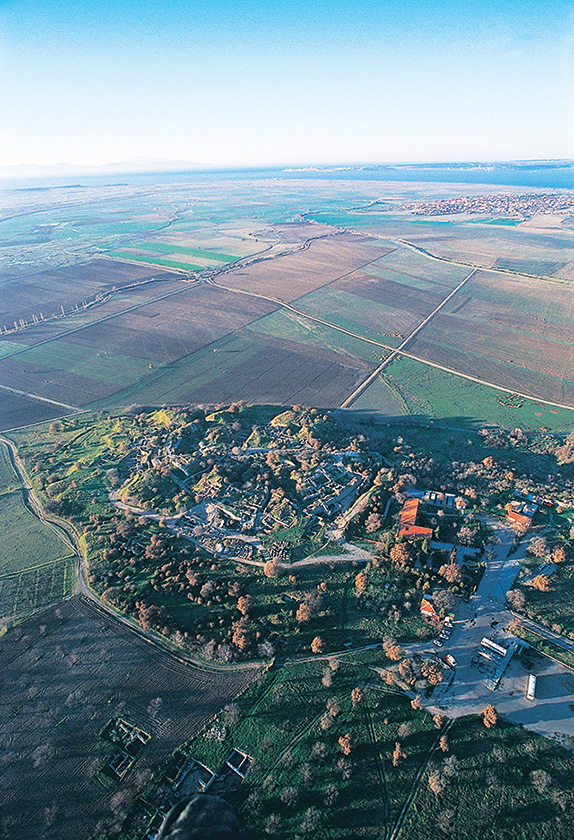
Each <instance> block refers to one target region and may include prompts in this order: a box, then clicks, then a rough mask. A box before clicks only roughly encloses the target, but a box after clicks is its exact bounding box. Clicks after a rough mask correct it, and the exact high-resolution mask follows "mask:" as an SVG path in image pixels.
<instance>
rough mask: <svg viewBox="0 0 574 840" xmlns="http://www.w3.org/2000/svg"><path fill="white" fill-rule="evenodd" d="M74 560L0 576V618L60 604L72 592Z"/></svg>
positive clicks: (53, 562) (57, 561) (51, 563)
mask: <svg viewBox="0 0 574 840" xmlns="http://www.w3.org/2000/svg"><path fill="white" fill-rule="evenodd" d="M75 586H76V577H75V571H74V560H73V557H72V556H71V555H70V556H69V557H61V558H59V559H58V560H54V561H49V562H47V563H43V564H40V565H38V566H36V567H35V568H29V569H24V570H22V571H20V572H15V573H14V574H3V575H0V616H2V617H4V618H6V617H8V616H11V617H16V616H22V615H27V614H29V613H31V612H35V611H36V610H38V609H41V608H42V607H45V606H48V605H49V604H54V603H56V602H57V601H61V600H62V598H65V597H66V595H69V594H70V593H71V592H73V591H74V590H75Z"/></svg>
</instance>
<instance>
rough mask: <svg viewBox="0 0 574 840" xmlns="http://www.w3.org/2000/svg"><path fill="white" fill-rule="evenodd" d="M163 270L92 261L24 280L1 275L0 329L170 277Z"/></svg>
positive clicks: (108, 261)
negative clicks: (116, 291) (132, 286)
mask: <svg viewBox="0 0 574 840" xmlns="http://www.w3.org/2000/svg"><path fill="white" fill-rule="evenodd" d="M173 276H174V275H173V274H172V273H169V272H168V271H166V270H163V269H160V270H158V269H157V268H156V269H155V271H154V269H153V268H151V267H150V266H145V265H143V266H138V265H132V264H130V263H123V262H119V261H117V260H108V259H101V260H92V261H91V262H88V263H81V264H79V265H69V266H63V267H61V268H54V269H48V270H46V271H40V272H39V273H38V274H32V275H28V276H27V277H17V276H13V275H6V274H4V275H0V326H2V325H3V324H4V325H6V326H7V327H8V328H11V327H13V326H14V321H18V320H19V319H20V318H23V319H25V320H26V321H32V318H33V316H36V317H37V318H39V317H40V313H42V314H43V315H44V317H45V318H48V317H49V316H51V315H53V314H55V313H58V312H60V308H61V307H62V306H63V307H64V308H65V310H66V311H69V310H70V309H71V308H72V306H75V305H76V304H81V303H82V301H85V300H90V299H92V298H93V297H95V296H96V295H97V294H101V293H105V292H108V291H110V290H111V289H112V288H113V287H115V288H116V289H120V288H122V287H123V286H129V285H131V284H132V283H136V282H141V281H142V280H149V279H150V278H152V277H154V278H155V279H158V280H163V279H165V280H168V279H172V278H173Z"/></svg>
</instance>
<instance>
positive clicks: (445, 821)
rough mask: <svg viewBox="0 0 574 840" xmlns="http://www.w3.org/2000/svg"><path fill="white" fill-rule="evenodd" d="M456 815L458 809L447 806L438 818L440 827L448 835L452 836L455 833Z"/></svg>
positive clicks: (437, 822) (437, 821)
mask: <svg viewBox="0 0 574 840" xmlns="http://www.w3.org/2000/svg"><path fill="white" fill-rule="evenodd" d="M455 817H456V811H455V810H454V808H447V809H446V810H445V811H441V812H440V814H438V816H437V818H436V824H437V826H438V828H440V830H441V831H442V832H443V834H446V835H447V836H448V837H452V835H453V834H454V828H455Z"/></svg>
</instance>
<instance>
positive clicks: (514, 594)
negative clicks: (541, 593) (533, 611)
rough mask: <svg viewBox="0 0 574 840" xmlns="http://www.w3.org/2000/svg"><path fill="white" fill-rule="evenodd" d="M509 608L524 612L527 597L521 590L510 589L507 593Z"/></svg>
mask: <svg viewBox="0 0 574 840" xmlns="http://www.w3.org/2000/svg"><path fill="white" fill-rule="evenodd" d="M506 600H507V601H508V606H509V607H511V609H513V610H518V611H520V610H523V609H524V607H525V605H526V595H525V594H524V592H522V591H521V590H520V589H509V590H508V592H507V593H506Z"/></svg>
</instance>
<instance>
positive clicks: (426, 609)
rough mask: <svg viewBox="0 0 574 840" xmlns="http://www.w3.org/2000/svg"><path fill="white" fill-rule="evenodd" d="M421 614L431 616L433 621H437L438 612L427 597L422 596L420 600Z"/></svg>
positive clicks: (426, 616)
mask: <svg viewBox="0 0 574 840" xmlns="http://www.w3.org/2000/svg"><path fill="white" fill-rule="evenodd" d="M421 615H422V616H424V617H425V618H432V619H433V621H439V616H438V613H437V611H436V610H435V608H434V606H433V604H432V601H431V600H430V598H428V597H427V598H423V599H422V601H421Z"/></svg>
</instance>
